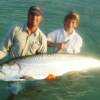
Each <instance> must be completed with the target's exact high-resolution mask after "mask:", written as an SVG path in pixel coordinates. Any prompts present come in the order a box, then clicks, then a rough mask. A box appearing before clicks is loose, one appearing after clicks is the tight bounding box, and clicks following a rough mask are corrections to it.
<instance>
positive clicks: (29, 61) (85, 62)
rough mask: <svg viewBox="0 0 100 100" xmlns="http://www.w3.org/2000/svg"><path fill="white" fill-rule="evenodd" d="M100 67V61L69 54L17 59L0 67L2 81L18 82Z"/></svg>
mask: <svg viewBox="0 0 100 100" xmlns="http://www.w3.org/2000/svg"><path fill="white" fill-rule="evenodd" d="M96 67H97V68H98V67H100V60H99V59H95V58H91V57H85V56H78V55H67V54H48V55H47V54H46V55H45V54H44V55H36V56H29V57H25V58H17V59H15V60H12V61H11V62H9V63H5V64H3V65H0V80H4V81H18V80H21V77H23V76H30V77H33V79H45V78H46V77H48V75H49V74H53V75H56V76H61V75H63V74H65V73H67V72H71V71H82V70H88V69H92V68H96Z"/></svg>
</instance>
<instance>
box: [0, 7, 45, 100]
mask: <svg viewBox="0 0 100 100" xmlns="http://www.w3.org/2000/svg"><path fill="white" fill-rule="evenodd" d="M42 19H43V11H42V10H41V8H40V7H38V6H31V7H30V8H29V10H28V20H27V22H26V23H23V24H21V25H18V26H15V27H14V28H12V29H11V30H10V31H9V34H10V35H9V36H8V38H7V39H6V40H5V41H4V45H3V46H2V49H1V50H0V59H3V58H4V57H6V56H7V55H10V57H11V58H16V57H20V56H28V55H34V54H41V53H46V52H47V39H46V36H45V35H44V34H43V33H42V31H41V30H40V29H39V25H40V23H41V21H42ZM22 86H23V85H22V84H20V83H19V82H13V83H10V84H9V87H10V88H9V90H10V93H11V95H10V96H9V97H8V99H7V100H15V96H16V95H17V94H18V93H19V91H20V90H21V89H22Z"/></svg>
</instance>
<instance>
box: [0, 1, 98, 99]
mask: <svg viewBox="0 0 100 100" xmlns="http://www.w3.org/2000/svg"><path fill="white" fill-rule="evenodd" d="M99 4H100V0H83V1H82V0H0V41H2V40H3V38H4V37H5V34H6V32H7V30H8V29H9V28H10V26H12V25H15V24H17V23H19V22H21V21H24V20H26V18H27V16H26V15H27V9H28V8H29V7H30V6H31V5H39V6H41V7H42V8H43V10H44V19H43V23H42V24H41V29H42V30H43V31H44V33H45V34H46V35H47V34H48V33H49V32H50V31H52V30H53V29H55V28H59V27H62V26H63V18H64V16H65V14H66V13H68V12H69V11H77V12H79V13H80V17H81V19H80V26H79V28H78V31H79V33H80V35H81V36H82V37H83V41H84V44H83V48H82V53H81V54H83V55H91V56H94V57H98V58H99V59H100V33H99V32H100V28H99V27H100V22H99V19H100V6H99ZM71 76H75V74H72V75H71ZM99 79H100V70H96V71H92V72H88V73H85V74H76V76H75V78H73V77H72V78H71V79H70V78H68V76H66V75H65V76H63V78H61V80H59V81H50V82H48V81H44V80H43V81H40V82H38V83H39V86H38V88H39V89H40V90H41V91H38V92H37V91H34V90H32V89H26V90H23V91H22V92H21V93H20V94H19V95H18V97H17V98H18V100H33V98H34V100H84V99H86V100H99V99H100V96H99V92H100V89H99V88H100V86H99V84H100V81H99ZM6 85H7V83H4V82H0V100H5V98H6V96H7V95H8V91H6V87H5V86H6Z"/></svg>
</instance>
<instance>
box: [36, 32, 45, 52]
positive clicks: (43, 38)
mask: <svg viewBox="0 0 100 100" xmlns="http://www.w3.org/2000/svg"><path fill="white" fill-rule="evenodd" d="M39 41H40V47H39V49H38V50H37V53H47V38H46V36H45V35H44V34H43V33H41V36H40V40H39Z"/></svg>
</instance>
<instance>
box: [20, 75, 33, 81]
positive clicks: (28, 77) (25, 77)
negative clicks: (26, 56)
mask: <svg viewBox="0 0 100 100" xmlns="http://www.w3.org/2000/svg"><path fill="white" fill-rule="evenodd" d="M20 79H25V80H33V79H34V78H33V77H31V76H27V75H25V76H21V77H20Z"/></svg>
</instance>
